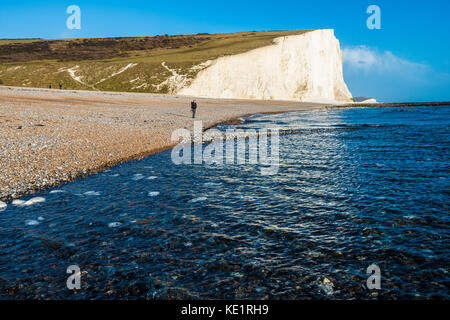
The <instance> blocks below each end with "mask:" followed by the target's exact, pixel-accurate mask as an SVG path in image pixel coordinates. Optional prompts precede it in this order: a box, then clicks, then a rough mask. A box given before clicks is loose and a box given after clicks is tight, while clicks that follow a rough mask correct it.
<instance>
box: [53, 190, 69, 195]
mask: <svg viewBox="0 0 450 320" xmlns="http://www.w3.org/2000/svg"><path fill="white" fill-rule="evenodd" d="M64 192H65V191H64V190H52V191H50V194H55V193H64Z"/></svg>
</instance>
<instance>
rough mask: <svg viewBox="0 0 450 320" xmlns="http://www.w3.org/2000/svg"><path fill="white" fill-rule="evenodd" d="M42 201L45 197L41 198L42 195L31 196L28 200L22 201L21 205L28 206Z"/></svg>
mask: <svg viewBox="0 0 450 320" xmlns="http://www.w3.org/2000/svg"><path fill="white" fill-rule="evenodd" d="M42 202H45V198H42V197H34V198H31V199H30V200H28V201H26V202H24V203H23V204H22V206H24V207H29V206H32V205H34V204H36V203H42Z"/></svg>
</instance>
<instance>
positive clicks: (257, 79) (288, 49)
mask: <svg viewBox="0 0 450 320" xmlns="http://www.w3.org/2000/svg"><path fill="white" fill-rule="evenodd" d="M177 93H178V94H181V95H189V96H198V97H208V98H237V99H264V100H269V99H277V100H297V101H317V102H335V101H345V102H348V101H351V98H352V95H351V93H350V92H349V90H348V88H347V85H346V84H345V82H344V77H343V72H342V53H341V50H340V46H339V41H338V40H337V39H336V38H335V36H334V31H333V30H331V29H326V30H315V31H310V32H306V33H304V34H302V35H294V36H287V37H281V38H277V39H275V41H274V44H273V45H271V46H267V47H262V48H258V49H255V50H252V51H249V52H246V53H243V54H238V55H233V56H225V57H222V58H219V59H217V60H214V61H213V62H212V63H211V65H210V66H209V67H208V68H206V69H204V70H202V71H200V72H199V74H198V75H197V77H196V78H195V79H194V80H193V81H192V83H191V84H190V85H189V86H188V87H185V88H182V89H181V90H179V91H178V92H177Z"/></svg>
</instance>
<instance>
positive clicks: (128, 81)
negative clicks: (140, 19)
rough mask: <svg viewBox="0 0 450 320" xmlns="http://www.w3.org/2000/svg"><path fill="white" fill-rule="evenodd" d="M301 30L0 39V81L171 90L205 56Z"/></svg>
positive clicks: (198, 68) (200, 64) (234, 51)
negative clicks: (59, 38) (123, 36)
mask: <svg viewBox="0 0 450 320" xmlns="http://www.w3.org/2000/svg"><path fill="white" fill-rule="evenodd" d="M304 32H306V31H264V32H242V33H226V34H197V35H174V36H170V35H164V36H154V37H127V38H90V39H64V40H42V39H17V40H15V39H0V85H1V84H3V85H9V86H23V87H41V88H47V87H48V86H49V85H50V84H52V87H53V88H57V87H58V86H59V84H60V83H61V84H62V85H63V88H64V89H83V90H102V91H129V92H151V93H172V92H173V91H176V89H177V88H178V87H177V86H180V85H186V84H189V83H190V81H192V80H193V79H194V78H195V76H196V74H197V73H198V72H199V71H201V70H202V69H204V68H205V67H207V65H208V64H207V61H209V60H213V59H216V58H218V57H221V56H225V55H234V54H239V53H243V52H247V51H250V50H252V49H255V48H259V47H263V46H267V45H270V44H271V43H272V42H273V40H274V39H275V38H277V37H281V36H288V35H294V34H301V33H304Z"/></svg>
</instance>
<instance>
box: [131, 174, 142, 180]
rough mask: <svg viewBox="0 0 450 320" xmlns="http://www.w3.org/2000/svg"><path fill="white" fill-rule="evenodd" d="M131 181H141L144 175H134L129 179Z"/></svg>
mask: <svg viewBox="0 0 450 320" xmlns="http://www.w3.org/2000/svg"><path fill="white" fill-rule="evenodd" d="M131 179H132V180H134V181H138V180H142V179H144V175H143V174H141V173H136V174H135V175H134V176H133V178H131Z"/></svg>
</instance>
